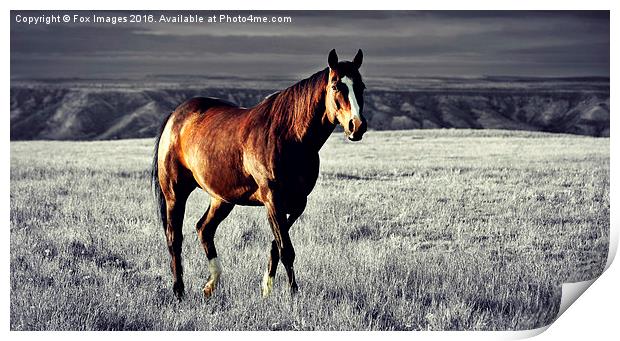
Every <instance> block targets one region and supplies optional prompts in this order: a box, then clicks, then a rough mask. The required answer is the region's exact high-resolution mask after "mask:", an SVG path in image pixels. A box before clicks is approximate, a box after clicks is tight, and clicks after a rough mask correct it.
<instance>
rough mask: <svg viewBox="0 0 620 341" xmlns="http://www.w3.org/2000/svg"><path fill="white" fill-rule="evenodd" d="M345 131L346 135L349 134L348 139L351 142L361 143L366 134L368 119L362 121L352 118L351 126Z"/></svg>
mask: <svg viewBox="0 0 620 341" xmlns="http://www.w3.org/2000/svg"><path fill="white" fill-rule="evenodd" d="M347 128H348V129H345V133H346V134H347V138H348V139H349V140H351V141H359V140H361V139H362V136H363V135H364V133H365V132H366V129H367V128H368V125H367V124H366V119H364V118H362V119H361V120H360V119H358V118H352V119H351V120H350V121H349V125H348V127H347Z"/></svg>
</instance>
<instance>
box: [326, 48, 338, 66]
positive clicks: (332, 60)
mask: <svg viewBox="0 0 620 341" xmlns="http://www.w3.org/2000/svg"><path fill="white" fill-rule="evenodd" d="M327 65H329V68H330V69H332V70H334V69H335V68H336V65H338V55H337V54H336V49H332V50H331V51H329V56H328V57H327Z"/></svg>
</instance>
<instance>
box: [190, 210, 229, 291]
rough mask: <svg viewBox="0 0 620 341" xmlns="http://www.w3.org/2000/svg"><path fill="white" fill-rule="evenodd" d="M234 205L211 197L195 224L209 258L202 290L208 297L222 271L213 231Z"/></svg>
mask: <svg viewBox="0 0 620 341" xmlns="http://www.w3.org/2000/svg"><path fill="white" fill-rule="evenodd" d="M233 207H235V205H233V204H230V203H227V202H224V201H222V200H220V199H216V198H211V204H210V205H209V209H208V210H207V211H206V212H205V214H204V215H203V216H202V218H200V220H199V221H198V224H196V230H197V231H198V237H199V238H200V242H201V243H202V246H203V248H204V249H205V253H206V254H207V259H208V260H209V274H210V276H209V280H208V281H207V283H206V284H205V286H204V289H203V292H204V295H205V297H207V298H208V297H210V296H211V295H212V294H213V292H214V291H215V288H216V286H217V283H218V281H219V278H220V274H221V273H222V267H221V265H220V262H219V260H218V259H217V251H216V249H215V243H214V241H213V239H214V237H215V231H216V230H217V226H218V225H219V224H220V223H221V222H222V220H224V219H225V218H226V217H227V216H228V214H230V212H231V211H232V209H233Z"/></svg>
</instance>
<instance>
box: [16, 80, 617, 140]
mask: <svg viewBox="0 0 620 341" xmlns="http://www.w3.org/2000/svg"><path fill="white" fill-rule="evenodd" d="M179 79H182V80H179ZM293 83H294V81H292V80H282V79H269V80H255V79H202V78H197V77H195V78H191V77H190V78H189V81H187V80H185V79H184V78H182V77H180V76H168V77H152V78H148V79H145V80H142V81H140V80H81V79H70V80H44V81H42V80H38V81H24V80H12V82H11V114H10V115H11V116H10V117H11V119H10V120H11V140H32V139H54V140H97V139H123V138H137V137H151V136H155V134H156V132H157V128H158V127H159V125H160V123H161V120H162V118H163V117H164V116H165V115H167V114H168V113H169V112H170V111H172V110H174V108H175V107H176V106H177V105H178V104H180V103H181V102H183V101H184V100H186V99H189V98H191V97H195V96H212V97H219V98H223V99H227V100H230V101H232V102H235V103H239V104H240V105H242V106H246V107H250V106H253V105H255V104H256V103H258V102H260V101H261V100H262V99H263V98H264V97H265V96H267V95H268V94H270V93H272V92H273V91H275V90H280V89H282V88H284V87H286V86H287V85H291V84H293ZM366 83H367V86H368V88H369V90H368V91H367V92H366V96H365V110H364V111H365V113H364V114H365V116H366V118H367V119H368V121H369V127H370V128H371V129H375V130H393V129H425V128H475V129H487V128H489V129H516V130H531V131H546V132H558V133H571V134H582V135H591V136H609V115H610V114H609V79H608V78H600V77H590V78H515V77H487V78H390V79H370V80H366Z"/></svg>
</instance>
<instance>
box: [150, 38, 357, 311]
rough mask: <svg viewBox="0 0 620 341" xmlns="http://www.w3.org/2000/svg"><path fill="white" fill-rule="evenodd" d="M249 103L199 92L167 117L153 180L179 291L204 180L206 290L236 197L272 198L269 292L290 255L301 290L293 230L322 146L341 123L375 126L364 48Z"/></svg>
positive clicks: (216, 272) (253, 202)
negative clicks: (186, 226)
mask: <svg viewBox="0 0 620 341" xmlns="http://www.w3.org/2000/svg"><path fill="white" fill-rule="evenodd" d="M328 65H329V67H328V68H325V69H324V70H322V71H319V72H317V73H315V74H314V75H312V76H310V77H309V78H307V79H304V80H302V81H300V82H298V83H296V84H295V85H293V86H291V87H289V88H287V89H285V90H282V91H280V92H278V93H276V94H274V95H271V96H269V97H267V98H265V99H264V100H263V101H262V102H260V103H259V104H258V105H256V106H255V107H253V108H250V109H246V108H241V107H239V106H236V105H234V104H232V103H229V102H226V101H222V100H219V99H214V98H203V97H198V98H192V99H190V100H188V101H186V102H184V103H182V104H181V105H179V106H178V107H177V108H176V109H175V110H174V112H172V113H171V114H170V115H169V116H168V117H167V118H166V120H165V122H164V123H163V125H162V128H161V131H160V133H159V135H158V137H157V139H156V143H155V156H154V158H153V169H152V183H153V186H154V190H155V196H156V199H157V201H158V204H159V208H160V210H159V214H160V218H161V221H162V223H163V226H164V230H165V232H166V239H167V242H168V251H169V252H170V256H171V258H172V260H171V263H170V266H171V269H172V275H173V286H172V288H173V291H174V294H175V295H176V296H177V298H179V299H180V298H181V297H182V296H183V294H184V285H183V267H182V265H181V244H182V241H183V233H182V227H183V215H184V213H185V203H186V200H187V198H188V196H189V195H190V193H191V192H192V191H193V190H194V189H195V188H197V187H200V188H202V189H203V190H204V191H206V192H208V193H209V195H210V196H211V204H210V206H209V209H207V211H206V212H205V213H204V215H203V216H202V218H201V219H200V220H199V221H198V224H197V225H196V229H197V231H198V236H199V238H200V241H201V243H202V246H203V247H204V250H205V252H206V254H207V258H208V260H209V272H210V277H209V279H208V281H207V283H206V285H205V287H204V289H203V292H204V294H205V296H206V297H209V296H211V294H212V293H213V292H214V290H215V288H216V286H217V283H218V279H219V277H220V274H221V272H222V270H221V266H220V263H219V261H218V259H217V251H216V249H215V245H214V243H213V238H214V235H215V230H216V229H217V226H218V225H219V224H220V223H221V222H222V220H224V219H225V218H226V217H227V216H228V214H229V213H230V212H231V210H232V209H233V207H234V206H235V205H247V206H261V205H262V206H265V207H266V209H267V216H268V219H269V223H270V225H271V229H272V232H273V236H274V239H273V241H272V243H271V252H270V256H269V263H268V268H267V272H266V273H265V276H264V278H263V282H262V286H261V287H262V294H263V296H267V295H269V293H270V292H271V290H272V287H273V278H274V276H275V274H276V268H277V266H278V262H279V261H282V264H283V265H284V268H285V269H286V273H287V275H288V284H289V286H290V289H291V291H292V292H295V291H297V283H296V281H295V274H294V272H293V262H294V261H295V251H294V250H293V245H292V243H291V238H290V237H289V229H290V228H291V225H292V224H293V223H294V222H295V220H296V219H297V218H298V217H299V216H300V215H301V213H302V212H303V211H304V208H305V206H306V198H307V196H308V195H309V194H310V192H311V191H312V188H313V187H314V185H315V183H316V180H317V177H318V174H319V149H321V146H323V144H324V143H325V141H326V140H327V138H328V137H329V135H330V134H331V133H332V132H333V130H334V128H335V127H336V125H337V124H340V125H342V127H343V128H344V131H345V134H346V136H347V137H348V138H349V139H350V140H352V141H359V140H361V138H362V135H363V134H364V132H365V131H366V120H365V119H364V117H363V116H362V110H363V108H364V99H363V91H364V88H365V86H364V83H363V82H362V77H361V75H360V73H359V68H360V66H361V65H362V51H361V50H359V51H358V52H357V55H356V56H355V58H354V59H353V61H352V62H348V61H347V62H338V56H337V55H336V51H335V50H332V51H331V52H330V53H329V56H328Z"/></svg>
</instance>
